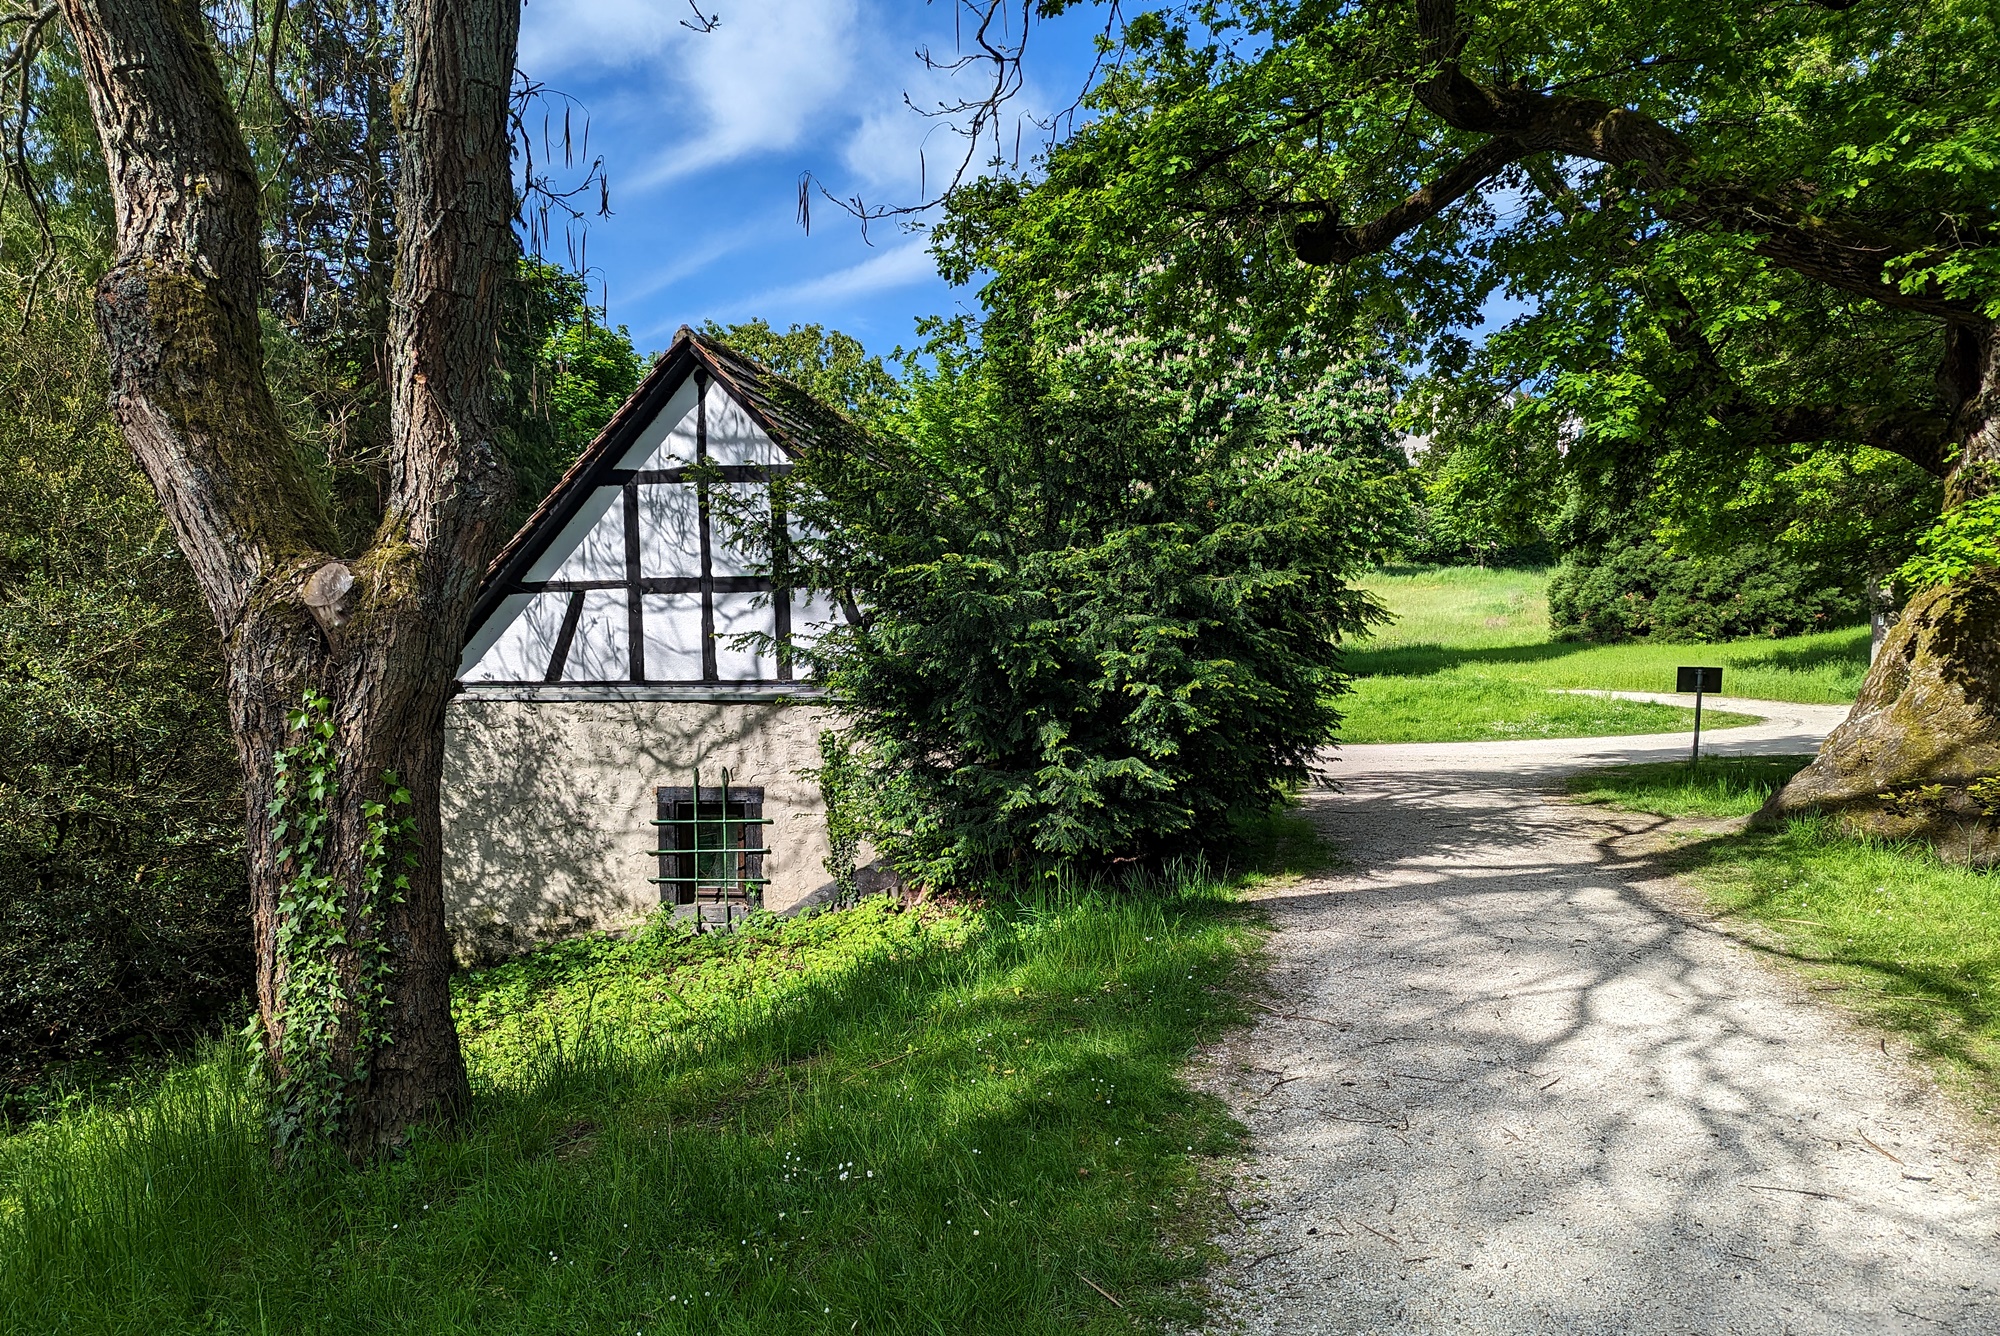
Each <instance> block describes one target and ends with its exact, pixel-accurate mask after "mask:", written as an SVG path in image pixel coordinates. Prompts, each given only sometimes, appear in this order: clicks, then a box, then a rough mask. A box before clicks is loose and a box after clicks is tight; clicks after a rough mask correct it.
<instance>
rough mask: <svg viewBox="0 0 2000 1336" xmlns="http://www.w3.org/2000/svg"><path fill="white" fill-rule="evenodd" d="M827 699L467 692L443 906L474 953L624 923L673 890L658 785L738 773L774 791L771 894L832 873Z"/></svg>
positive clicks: (452, 732)
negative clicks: (824, 744)
mask: <svg viewBox="0 0 2000 1336" xmlns="http://www.w3.org/2000/svg"><path fill="white" fill-rule="evenodd" d="M833 725H834V715H833V714H832V712H831V711H829V710H828V709H827V708H826V707H824V706H823V705H818V704H813V703H791V704H775V703H736V702H711V701H698V702H690V701H660V700H507V699H496V698H490V697H485V698H483V697H481V696H480V695H479V694H478V693H477V692H468V693H465V694H462V695H460V696H459V697H458V698H457V699H455V700H454V701H453V702H452V705H451V708H450V710H449V712H448V713H447V715H446V719H445V737H446V746H445V764H444V800H443V814H444V852H445V869H444V893H445V913H446V916H447V918H448V920H449V922H450V924H451V927H452V933H453V938H454V941H455V944H456V947H457V950H458V954H459V956H460V958H461V959H462V960H483V959H492V958H495V957H498V956H502V955H507V954H510V953H511V952H514V951H518V950H522V949H524V948H526V947H528V946H531V945H534V944H535V943H537V942H541V941H548V940H552V939H555V938H558V937H566V936H570V935H573V934H575V933H579V932H586V931H590V930H592V929H602V928H622V927H627V926H630V925H632V924H634V923H637V922H638V921H639V920H641V919H643V918H645V917H646V915H647V914H649V913H651V912H652V911H653V910H654V909H655V908H656V907H657V906H658V905H659V901H660V896H659V888H658V887H657V886H655V885H653V884H652V883H651V882H649V881H647V878H648V877H653V876H657V875H658V874H659V860H658V859H656V858H652V857H648V856H647V851H648V850H651V849H657V848H658V847H659V845H658V843H657V842H656V835H655V827H654V826H653V825H652V824H651V822H652V820H653V818H654V817H655V816H656V815H658V807H657V800H656V797H655V794H654V790H655V789H656V788H658V787H660V786H661V785H685V784H687V783H688V782H689V771H690V769H691V768H692V767H694V766H697V765H698V766H700V767H701V780H702V783H703V785H704V786H707V785H712V784H718V783H720V782H721V779H722V770H723V768H724V767H725V766H726V767H728V769H729V772H730V773H729V781H730V783H731V784H741V785H754V786H757V787H761V788H762V789H763V790H764V815H765V816H768V817H773V818H775V819H776V820H775V823H774V824H772V825H770V826H767V827H765V828H764V829H766V830H767V831H769V832H770V842H769V847H770V848H771V849H773V850H775V851H776V852H775V853H773V854H772V855H771V856H770V857H768V858H766V859H765V863H764V875H765V876H767V877H769V878H770V879H771V884H770V885H768V886H766V887H765V888H764V907H765V908H767V909H786V908H789V907H791V906H792V905H794V904H797V903H798V902H799V901H800V900H802V899H804V898H805V897H806V896H808V895H810V894H811V893H812V892H814V891H816V890H820V889H821V888H822V887H824V886H826V885H827V883H828V882H829V881H830V880H831V878H829V876H828V875H827V872H826V867H825V863H824V860H825V858H826V853H827V848H826V813H825V809H824V807H823V806H822V804H821V802H820V795H819V786H818V784H817V783H816V782H815V781H813V780H811V779H808V778H806V777H805V776H804V775H803V774H802V773H801V772H803V771H805V770H808V769H811V768H812V767H814V766H817V765H818V764H819V735H820V733H821V731H822V730H823V729H826V728H828V727H831V726H833Z"/></svg>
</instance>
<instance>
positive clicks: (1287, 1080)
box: [1257, 1076, 1299, 1099]
mask: <svg viewBox="0 0 2000 1336" xmlns="http://www.w3.org/2000/svg"><path fill="white" fill-rule="evenodd" d="M1298 1079H1299V1078H1298V1077H1296V1076H1281V1077H1279V1078H1278V1079H1277V1080H1275V1081H1273V1082H1271V1090H1276V1089H1277V1088H1278V1087H1279V1086H1281V1085H1289V1084H1291V1083H1292V1082H1293V1081H1296V1080H1298ZM1271 1090H1266V1091H1265V1092H1264V1095H1268V1094H1270V1093H1271ZM1264 1095H1259V1096H1257V1098H1258V1099H1262V1098H1264Z"/></svg>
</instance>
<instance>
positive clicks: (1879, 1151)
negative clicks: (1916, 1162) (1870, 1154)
mask: <svg viewBox="0 0 2000 1336" xmlns="http://www.w3.org/2000/svg"><path fill="white" fill-rule="evenodd" d="M1854 1134H1855V1135H1856V1136H1858V1137H1860V1138H1861V1139H1862V1140H1863V1141H1866V1142H1867V1143H1868V1144H1869V1145H1871V1146H1875V1139H1874V1138H1873V1137H1871V1136H1869V1135H1868V1134H1867V1133H1866V1132H1864V1131H1862V1130H1861V1129H1860V1128H1858V1127H1857V1128H1855V1129H1854ZM1875 1151H1876V1153H1877V1154H1879V1155H1886V1156H1888V1158H1890V1159H1892V1160H1895V1161H1896V1163H1897V1164H1901V1163H1902V1162H1903V1161H1902V1160H1901V1159H1899V1158H1897V1157H1896V1156H1894V1155H1890V1154H1889V1152H1888V1151H1886V1150H1883V1149H1882V1148H1881V1147H1880V1146H1875Z"/></svg>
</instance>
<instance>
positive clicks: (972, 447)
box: [788, 318, 1410, 885]
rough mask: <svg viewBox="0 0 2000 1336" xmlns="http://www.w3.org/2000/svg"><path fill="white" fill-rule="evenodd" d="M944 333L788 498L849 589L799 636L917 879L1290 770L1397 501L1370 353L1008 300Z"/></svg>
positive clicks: (958, 872) (1319, 716)
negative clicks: (1221, 350)
mask: <svg viewBox="0 0 2000 1336" xmlns="http://www.w3.org/2000/svg"><path fill="white" fill-rule="evenodd" d="M975 338H976V341H975ZM926 352H927V354H928V359H927V360H926V361H923V362H920V361H918V360H917V359H915V358H912V359H911V360H910V362H909V364H908V366H907V368H906V383H907V392H906V394H905V395H904V396H903V398H902V399H901V401H900V402H899V403H898V404H896V405H895V406H893V407H892V408H891V409H890V410H889V411H887V412H886V413H885V414H884V415H883V418H882V420H881V421H880V422H878V423H877V424H876V426H877V430H875V431H874V432H873V433H872V434H871V435H870V436H869V437H866V438H864V437H863V436H861V435H860V434H859V433H856V434H853V435H850V436H848V437H847V438H845V439H844V440H838V439H836V440H833V441H829V442H827V443H826V444H824V445H823V446H822V447H821V448H819V449H818V450H817V451H816V452H815V454H814V455H813V457H811V458H809V459H807V460H806V461H805V462H804V463H803V464H801V466H800V468H799V471H798V472H796V473H794V474H793V475H792V480H791V485H792V495H791V497H790V499H789V501H788V505H789V506H790V507H791V508H792V511H793V513H794V514H795V515H796V516H797V517H798V519H799V520H800V521H802V524H801V525H800V528H801V529H802V530H803V532H804V533H805V534H806V537H805V538H804V539H803V540H802V541H799V542H798V543H797V545H796V548H795V550H794V551H793V552H792V553H790V554H789V560H790V562H791V563H792V565H793V574H792V577H791V578H792V579H793V581H794V582H797V583H809V584H811V585H812V586H814V587H816V588H821V589H830V590H834V591H839V592H840V593H841V594H842V596H843V597H845V598H847V599H848V600H849V601H850V602H851V603H852V605H853V606H854V608H855V611H856V612H858V613H859V614H860V620H859V622H858V624H856V625H852V626H843V627H840V628H838V629H836V630H835V631H834V632H833V633H832V634H830V635H828V636H827V637H826V638H825V639H823V640H821V641H820V642H819V643H818V644H817V645H816V646H815V647H814V648H813V649H812V650H811V651H809V655H810V657H811V658H812V660H813V661H814V664H815V667H816V670H817V672H818V673H819V675H820V677H821V678H822V680H824V681H825V682H826V683H827V684H828V685H829V686H830V687H831V688H832V690H833V692H834V694H835V695H836V696H837V697H838V698H839V699H840V700H841V702H842V708H843V710H844V711H845V712H846V714H847V717H848V718H849V720H850V721H851V724H852V738H853V740H854V744H855V747H856V749H857V750H856V755H857V758H858V760H859V762H860V764H861V765H862V766H863V767H864V769H865V771H866V773H867V774H868V775H869V776H870V777H871V780H872V782H871V784H870V786H869V788H870V792H871V793H872V799H871V812H870V821H869V824H870V826H871V828H872V834H873V836H874V839H875V841H876V844H877V846H878V847H879V848H881V849H883V850H884V852H886V853H887V854H888V855H889V856H890V857H891V859H892V860H893V861H894V862H895V863H896V864H897V865H898V866H899V868H900V869H901V870H902V871H903V873H904V875H905V876H908V877H911V878H913V879H915V880H917V881H919V882H921V883H923V884H927V885H965V884H980V883H985V882H989V881H992V880H994V879H1000V880H1007V881H1014V882H1016V883H1019V882H1021V881H1023V880H1026V879H1032V878H1035V877H1041V876H1047V875H1054V874H1056V873H1058V872H1060V871H1062V870H1064V869H1073V868H1076V867H1079V866H1089V865H1093V864H1094V865H1099V866H1101V865H1103V864H1104V863H1105V862H1107V861H1109V860H1126V859H1135V858H1136V859H1151V858H1157V857H1161V856H1164V855H1166V854H1168V853H1170V852H1172V851H1174V850H1177V849H1186V848H1188V847H1192V846H1199V845H1202V844H1205V843H1208V842H1210V841H1213V840H1215V839H1216V838H1217V837H1219V836H1221V835H1222V834H1223V833H1224V831H1225V829H1226V825H1227V819H1228V817H1229V815H1230V814H1231V813H1232V812H1246V811H1251V810H1257V809H1263V808H1266V807H1268V806H1269V805H1271V804H1273V803H1275V802H1277V801H1279V800H1281V798H1282V797H1283V795H1284V794H1285V793H1286V791H1287V789H1288V788H1289V787H1290V786H1293V785H1296V784H1299V783H1302V782H1303V781H1304V780H1305V779H1306V777H1307V774H1308V765H1309V762H1310V760H1311V758H1312V756H1313V754H1314V753H1315V752H1316V751H1317V750H1318V749H1319V748H1320V747H1322V746H1324V745H1325V744H1326V743H1327V742H1328V741H1330V740H1331V738H1332V737H1333V734H1334V730H1335V727H1336V725H1337V724H1338V722H1339V717H1340V716H1339V713H1338V711H1337V709H1336V708H1335V704H1334V702H1335V701H1336V700H1337V698H1338V696H1339V694H1340V692H1341V691H1342V690H1344V685H1345V684H1344V680H1343V678H1342V676H1341V673H1340V667H1339V665H1340V659H1339V655H1340V650H1339V642H1340V640H1341V639H1342V637H1343V636H1347V635H1351V634H1353V633H1354V632H1356V631H1358V630H1360V629H1361V628H1362V627H1363V626H1364V624H1365V623H1366V622H1368V621H1369V620H1370V619H1371V616H1373V615H1374V614H1375V608H1376V605H1375V604H1374V603H1373V601H1372V600H1371V599H1370V598H1369V596H1368V595H1367V594H1366V593H1364V592H1363V591H1361V590H1359V589H1357V588H1355V587H1353V586H1351V585H1350V584H1349V583H1348V577H1349V576H1350V575H1351V574H1353V573H1357V572H1359V571H1361V570H1362V569H1364V568H1366V566H1367V565H1368V564H1369V562H1370V560H1371V558H1373V557H1375V556H1379V555H1380V554H1381V553H1382V552H1384V551H1386V550H1391V549H1393V548H1394V547H1396V546H1397V545H1398V544H1399V543H1400V542H1402V541H1403V539H1404V537H1405V536H1406V535H1407V533H1408V531H1409V523H1410V499H1409V498H1410V493H1409V490H1408V488H1407V486H1406V484H1405V482H1404V481H1403V479H1402V478H1401V477H1399V476H1398V474H1399V470H1400V468H1401V464H1400V459H1399V458H1398V457H1396V456H1394V454H1393V451H1391V450H1390V449H1388V448H1387V443H1388V441H1389V439H1390V434H1389V427H1388V398H1389V396H1388V393H1387V388H1386V380H1385V378H1384V377H1383V376H1382V375H1381V374H1380V373H1379V371H1377V370H1376V369H1373V368H1369V367H1366V366H1361V365H1354V364H1332V365H1331V369H1330V370H1328V369H1325V368H1326V367H1327V366H1328V365H1329V364H1327V363H1322V364H1321V367H1320V369H1319V370H1304V371H1302V368H1301V367H1300V365H1298V364H1297V362H1295V361H1294V362H1288V361H1287V360H1286V358H1285V357H1256V356H1251V355H1248V354H1247V352H1245V351H1244V350H1240V349H1237V350H1228V355H1218V354H1217V352H1216V350H1215V349H1213V348H1210V347H1200V346H1196V345H1195V344H1193V343H1192V342H1191V341H1187V340H1176V339H1165V340H1160V339H1147V338H1138V337H1125V336H1119V337H1112V336H1109V335H1102V334H1099V333H1096V332H1094V331H1091V330H1088V329H1083V330H1079V329H1078V327H1077V326H1075V325H1070V326H1066V327H1065V329H1064V332H1063V333H1061V334H1060V335H1058V334H1054V333H1050V332H1048V331H1047V330H1046V329H1039V328H1038V329H1030V330H1023V329H1021V328H1019V327H1016V326H1014V325H1013V324H1011V323H1010V322H1009V321H1008V320H1006V319H1002V318H994V319H989V320H988V322H987V323H986V325H985V326H984V327H983V328H982V329H980V330H979V331H978V332H977V334H976V336H975V334H974V332H973V331H972V330H970V329H969V328H968V327H966V326H965V325H963V324H959V323H946V324H942V325H939V326H936V327H935V328H934V329H933V330H932V338H931V341H930V343H929V345H928V347H927V349H926ZM1301 385H1303V386H1306V387H1308V389H1307V391H1306V392H1305V393H1303V394H1301V393H1299V392H1298V391H1297V390H1296V389H1294V388H1292V387H1296V386H1301Z"/></svg>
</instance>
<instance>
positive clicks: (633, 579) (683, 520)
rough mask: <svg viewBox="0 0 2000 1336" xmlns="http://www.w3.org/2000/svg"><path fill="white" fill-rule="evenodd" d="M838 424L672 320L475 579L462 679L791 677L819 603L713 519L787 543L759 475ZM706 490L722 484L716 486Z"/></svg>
mask: <svg viewBox="0 0 2000 1336" xmlns="http://www.w3.org/2000/svg"><path fill="white" fill-rule="evenodd" d="M851 430H852V428H851V427H849V426H848V425H847V424H846V422H845V420H844V419H841V418H840V417H839V415H838V414H836V413H833V412H832V411H831V410H829V409H827V408H826V407H825V406H824V405H821V404H818V403H817V402H816V401H814V400H812V399H811V398H810V396H807V395H806V394H804V392H803V391H800V390H799V389H798V388H797V387H796V386H793V385H791V384H790V383H789V382H786V381H784V380H782V379H781V378H779V377H776V376H774V375H772V374H771V373H770V372H768V371H766V370H765V369H764V368H762V367H759V366H757V365H756V364H755V363H752V362H750V361H748V360H746V359H744V358H742V357H739V356H738V355H736V354H735V353H733V352H732V351H730V350H729V349H728V348H727V347H726V346H724V345H722V344H719V343H716V342H715V341H713V340H710V339H706V338H703V337H702V336H700V335H698V334H695V333H693V332H692V331H690V330H688V329H687V328H686V327H683V328H682V329H681V330H680V332H679V334H678V335H676V337H675V339H674V343H673V346H672V347H671V348H670V349H669V350H668V352H667V353H666V354H665V355H664V356H663V357H662V358H661V359H660V361H659V363H658V364H657V365H656V366H655V367H654V368H653V370H652V371H651V372H649V373H648V375H647V376H646V378H645V380H644V381H643V382H642V383H641V384H640V386H639V388H638V389H637V390H635V391H634V392H633V395H632V397H631V398H630V399H629V400H627V402H626V404H625V405H624V406H623V407H622V408H620V409H619V411H618V413H617V414H616V415H614V416H613V418H612V420H611V422H610V423H609V424H608V425H607V426H606V427H605V429H604V431H603V432H602V433H600V434H599V436H598V438H597V439H596V440H595V441H593V442H592V443H591V445H590V447H589V448H588V449H587V450H585V451H584V453H583V455H582V456H581V457H579V459H578V460H577V462H576V464H575V465H574V466H573V467H572V468H571V469H570V470H569V472H568V473H566V474H565V475H564V476H563V478H562V480H561V481H560V482H559V483H557V485H556V487H555V488H554V489H553V490H552V491H551V492H550V494H549V496H548V498H547V499H546V500H544V501H543V502H542V504H541V505H540V506H539V507H538V508H537V509H536V511H535V513H534V515H533V516H531V517H530V519H529V521H528V523H527V524H526V525H525V526H523V528H522V530H521V532H520V533H519V534H517V535H516V536H515V538H514V540H513V541H512V542H510V543H509V544H508V545H507V547H506V549H505V550H504V551H502V552H501V554H500V556H499V557H498V558H497V559H496V560H495V562H494V564H493V566H492V568H491V570H490V571H489V573H488V577H487V581H486V583H485V585H484V586H483V588H482V590H481V594H480V598H479V602H478V604H477V605H476V606H475V608H474V611H473V616H472V620H471V626H470V629H469V632H468V635H467V640H466V645H465V651H464V655H463V657H462V658H461V661H460V664H459V679H460V681H462V682H463V683H464V684H465V685H466V686H468V687H470V688H479V687H486V686H509V687H521V686H528V685H533V684H584V683H606V684H609V683H623V684H629V685H638V686H646V685H674V686H683V687H689V688H700V687H703V686H712V687H715V688H717V689H718V690H729V689H740V688H741V687H743V686H746V685H770V684H782V683H789V682H792V681H795V680H798V679H801V678H803V677H804V676H805V671H804V666H803V665H802V664H800V663H798V662H797V661H796V660H795V657H794V655H793V653H792V650H793V649H795V648H797V647H799V646H801V645H803V644H805V643H807V642H809V641H810V639H811V638H812V637H813V636H815V635H816V634H818V633H819V632H820V631H822V630H823V629H824V628H825V627H826V626H827V625H828V624H830V623H831V621H832V620H833V618H834V617H835V616H836V615H837V611H836V609H835V607H834V605H833V604H832V603H831V601H830V600H828V599H827V598H825V597H824V596H823V595H817V594H814V593H812V592H810V591H807V590H801V589H794V588H791V587H789V586H787V585H786V584H785V583H784V581H783V580H782V578H779V579H774V578H773V574H774V570H776V571H782V563H781V562H773V561H770V560H768V558H760V555H759V554H758V553H755V552H750V551H745V550H742V548H741V547H740V546H739V545H738V544H736V543H735V542H733V541H732V539H731V532H732V527H733V526H731V525H730V524H727V523H724V522H723V518H722V516H723V515H724V514H729V513H733V514H736V515H745V514H747V515H750V516H752V517H753V518H752V523H753V524H755V525H758V526H760V527H761V526H762V525H769V526H770V529H769V530H768V532H769V533H770V534H771V551H772V552H774V553H775V552H782V550H783V546H784V544H785V542H786V537H787V535H786V533H785V520H784V515H783V513H782V510H781V509H774V506H773V498H772V483H773V481H774V480H775V479H777V478H780V477H782V476H783V475H784V474H786V473H788V472H790V471H791V468H792V462H793V460H795V459H796V458H797V457H798V456H799V455H800V454H801V453H803V452H804V451H806V450H808V449H810V448H811V447H812V444H813V442H814V440H815V439H817V438H819V437H820V436H821V435H823V434H824V433H826V432H829V431H851ZM722 493H728V494H729V495H728V496H726V497H725V496H723V495H722Z"/></svg>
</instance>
